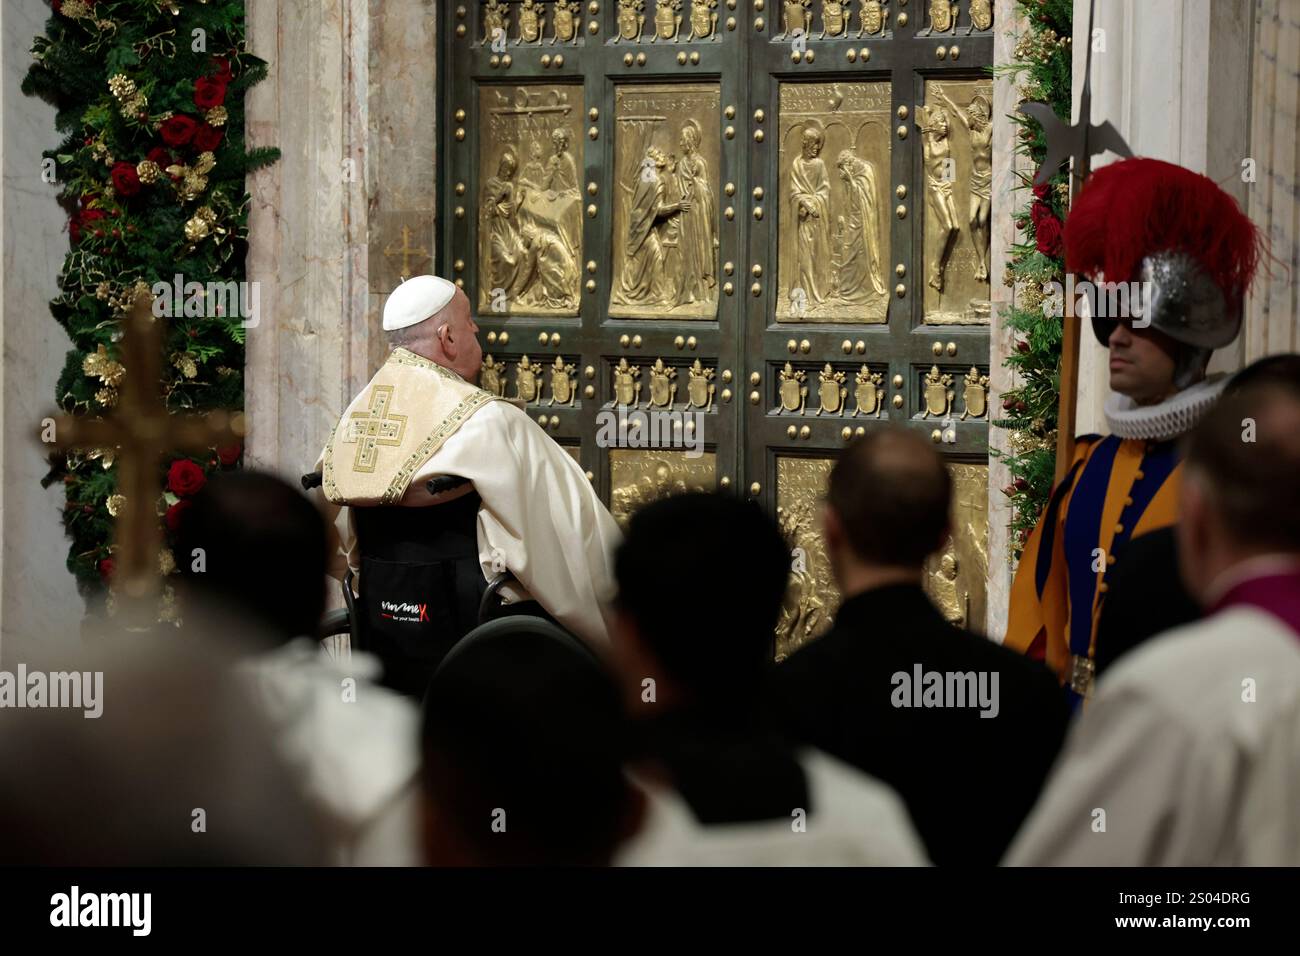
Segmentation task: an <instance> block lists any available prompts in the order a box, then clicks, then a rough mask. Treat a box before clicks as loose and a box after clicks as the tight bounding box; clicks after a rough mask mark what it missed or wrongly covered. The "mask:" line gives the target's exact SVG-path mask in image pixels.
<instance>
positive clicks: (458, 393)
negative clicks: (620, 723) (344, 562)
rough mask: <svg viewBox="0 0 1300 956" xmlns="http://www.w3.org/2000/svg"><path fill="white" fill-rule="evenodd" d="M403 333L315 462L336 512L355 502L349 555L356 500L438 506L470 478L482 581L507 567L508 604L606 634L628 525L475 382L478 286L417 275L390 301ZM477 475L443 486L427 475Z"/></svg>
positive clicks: (591, 635) (388, 311)
mask: <svg viewBox="0 0 1300 956" xmlns="http://www.w3.org/2000/svg"><path fill="white" fill-rule="evenodd" d="M384 330H385V331H386V332H388V333H390V343H391V344H392V345H393V346H394V349H393V352H392V354H391V355H390V356H389V359H388V361H387V362H386V363H385V364H384V365H383V366H382V367H381V368H380V370H379V371H378V372H377V373H376V374H375V377H374V378H373V379H371V381H370V383H369V384H367V385H366V387H365V388H364V389H362V391H361V393H360V394H359V395H357V397H356V398H355V399H353V401H352V403H351V404H350V405H349V406H348V408H347V409H346V410H345V411H344V413H343V415H342V416H341V418H340V420H339V424H338V426H337V427H336V428H335V430H334V433H333V435H332V436H331V439H330V441H329V443H328V444H327V445H326V447H325V449H324V451H323V452H322V453H321V457H320V459H319V460H318V462H317V467H319V468H322V470H323V485H322V487H323V491H324V494H325V498H326V500H327V501H328V508H329V511H328V512H327V513H328V514H329V515H330V517H334V516H335V515H337V513H338V510H339V508H341V507H348V511H349V514H348V524H347V529H346V531H345V533H344V536H343V545H344V550H345V552H346V554H347V557H348V565H349V567H351V568H352V570H353V571H354V572H359V571H360V555H359V553H358V550H357V541H356V533H355V516H354V515H353V514H352V510H353V508H354V507H369V506H376V505H384V506H392V505H399V506H402V507H412V508H415V507H425V506H441V505H444V504H446V503H447V502H448V501H449V500H454V499H455V498H456V497H459V496H460V495H463V494H466V493H469V492H471V491H473V492H477V493H478V495H479V497H480V498H481V499H482V506H481V507H480V508H479V510H478V516H477V538H478V559H479V565H480V568H481V570H482V573H483V576H484V579H485V581H486V580H491V579H492V578H493V577H495V576H496V575H497V574H498V573H500V572H502V571H509V572H510V573H511V574H512V575H513V576H514V578H515V583H514V584H512V585H509V586H507V587H506V588H505V589H504V590H503V591H502V595H503V599H504V600H505V601H506V602H507V603H519V602H524V601H528V600H535V601H537V602H538V603H540V604H541V605H542V607H543V608H544V609H545V610H546V611H547V612H548V613H549V614H550V615H552V616H553V617H554V618H555V619H556V620H557V621H559V622H560V624H562V625H563V626H564V627H566V628H568V629H569V630H570V631H572V632H573V633H574V634H576V635H577V636H579V637H580V638H583V639H584V640H587V641H592V642H598V643H599V642H603V641H605V640H606V628H605V621H604V619H603V617H602V614H601V610H600V603H601V600H602V598H603V597H604V596H605V592H606V590H607V589H608V586H609V582H610V580H611V577H612V575H611V565H610V557H611V553H612V551H613V548H614V546H615V545H616V543H617V541H618V538H619V532H618V528H617V525H616V524H615V523H614V519H613V517H612V516H611V515H610V514H609V511H608V510H607V509H606V508H605V506H604V505H603V504H602V503H601V501H600V499H599V498H598V497H597V496H596V493H595V490H594V489H593V488H592V487H591V483H590V482H589V481H588V480H587V477H586V475H585V474H584V473H583V471H582V469H581V467H579V465H578V463H577V462H576V461H574V460H573V458H572V457H570V456H569V455H568V454H567V453H566V452H565V451H564V450H563V449H562V448H561V447H560V446H559V445H558V444H557V443H556V442H555V441H553V440H552V439H551V438H550V437H549V436H548V435H546V434H545V433H544V432H543V431H542V430H541V428H540V427H539V426H538V425H537V423H536V422H534V421H533V420H532V419H531V418H529V417H528V415H527V414H525V413H524V412H523V411H522V410H521V409H519V408H517V407H516V406H514V405H512V404H510V403H509V402H506V401H504V400H502V399H501V398H500V396H496V395H493V394H490V393H489V392H486V391H483V390H482V389H480V388H478V387H477V386H476V385H475V384H474V383H476V382H477V380H478V375H479V368H480V365H481V363H482V357H483V352H482V349H481V348H480V346H479V343H478V339H477V338H476V335H477V332H478V326H477V325H475V323H474V321H473V319H472V318H471V317H470V304H469V299H468V298H466V296H465V294H464V292H462V291H461V290H460V289H458V288H457V287H456V286H455V285H454V284H452V283H451V282H448V281H447V280H446V279H442V278H439V277H437V276H416V277H414V278H411V279H408V280H407V281H406V282H404V283H402V284H401V285H400V286H398V287H397V288H396V289H395V290H394V291H393V294H392V295H391V296H389V298H388V301H387V303H386V304H385V306H384ZM435 476H459V477H462V478H467V479H469V481H470V482H471V483H472V486H471V485H465V486H462V487H460V488H457V489H455V490H454V491H451V492H448V493H446V494H443V495H439V496H434V495H431V494H430V493H429V491H428V490H427V489H426V483H427V482H428V480H429V479H431V478H433V477H435Z"/></svg>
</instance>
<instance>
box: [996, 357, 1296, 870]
mask: <svg viewBox="0 0 1300 956" xmlns="http://www.w3.org/2000/svg"><path fill="white" fill-rule="evenodd" d="M1291 358H1292V359H1294V357H1291ZM1265 361H1267V360H1265ZM1273 367H1274V368H1276V366H1273ZM1294 367H1295V366H1294V365H1293V366H1292V368H1293V369H1294ZM1259 378H1260V379H1262V381H1258V380H1257V381H1256V382H1252V384H1251V385H1249V386H1243V387H1242V388H1241V390H1240V391H1239V392H1237V393H1235V394H1233V395H1231V396H1230V397H1228V398H1226V399H1224V400H1223V401H1222V402H1221V403H1220V404H1219V405H1218V406H1217V407H1216V408H1215V409H1213V410H1212V411H1211V412H1210V413H1209V414H1208V415H1207V416H1206V417H1205V419H1203V421H1202V422H1201V424H1200V425H1199V426H1198V427H1197V429H1196V431H1195V432H1194V433H1193V435H1192V437H1191V440H1190V444H1189V447H1188V452H1187V458H1186V475H1185V477H1184V480H1183V484H1182V489H1181V502H1180V512H1181V520H1180V523H1179V525H1178V538H1179V559H1180V564H1181V567H1182V573H1183V577H1184V580H1185V582H1186V584H1187V586H1188V590H1189V591H1190V592H1191V593H1192V594H1194V595H1197V596H1199V597H1200V599H1201V600H1202V601H1203V602H1204V604H1205V606H1206V608H1207V610H1208V612H1209V616H1207V617H1206V618H1205V619H1204V620H1201V621H1199V622H1197V623H1194V624H1190V625H1186V626H1184V627H1180V628H1177V629H1175V630H1173V631H1170V632H1167V633H1166V634H1164V635H1161V636H1158V637H1156V638H1153V639H1151V640H1150V641H1149V642H1147V643H1145V644H1143V645H1142V646H1141V647H1139V648H1138V649H1137V650H1134V651H1131V652H1130V653H1129V655H1128V656H1127V657H1125V658H1122V659H1121V660H1119V661H1117V662H1116V664H1115V665H1114V666H1113V668H1112V669H1110V670H1109V671H1107V673H1106V674H1105V675H1104V676H1103V678H1102V679H1101V681H1100V683H1099V684H1098V688H1099V689H1098V693H1097V696H1096V698H1095V699H1094V700H1093V701H1092V702H1091V703H1090V704H1089V705H1088V707H1087V708H1086V709H1085V710H1084V713H1083V716H1082V717H1081V718H1080V720H1079V722H1078V724H1077V725H1076V726H1075V727H1074V729H1073V731H1072V733H1071V736H1070V738H1069V739H1068V741H1067V743H1066V747H1065V750H1064V751H1063V753H1062V756H1061V760H1060V762H1059V763H1058V765H1057V768H1056V770H1055V773H1054V774H1053V776H1052V778H1051V780H1050V781H1049V783H1048V786H1047V788H1046V790H1045V791H1044V793H1043V797H1042V799H1041V800H1040V802H1039V804H1038V806H1037V807H1036V808H1035V809H1034V811H1033V813H1032V814H1031V815H1030V817H1029V819H1028V820H1027V821H1026V823H1025V826H1024V828H1023V829H1022V830H1021V832H1020V834H1019V835H1018V837H1017V838H1016V840H1015V842H1014V843H1013V844H1012V846H1011V849H1010V851H1009V852H1008V856H1007V858H1006V860H1005V861H1004V862H1006V863H1008V864H1012V865H1030V866H1039V865H1067V866H1069V865H1073V866H1078V865H1109V866H1114V865H1132V866H1220V865H1231V866H1251V865H1263V866H1295V865H1297V864H1300V814H1297V812H1296V808H1297V807H1300V484H1298V483H1297V482H1296V480H1295V476H1296V475H1297V474H1300V376H1295V375H1294V374H1293V375H1291V376H1290V377H1289V380H1287V378H1286V377H1283V376H1277V375H1276V374H1273V375H1272V378H1271V380H1270V378H1269V376H1268V375H1261V376H1259Z"/></svg>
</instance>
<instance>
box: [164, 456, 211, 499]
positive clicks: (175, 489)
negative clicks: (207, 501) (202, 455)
mask: <svg viewBox="0 0 1300 956" xmlns="http://www.w3.org/2000/svg"><path fill="white" fill-rule="evenodd" d="M207 481H208V478H207V475H205V474H203V469H202V468H200V467H199V466H198V465H196V464H194V462H192V461H190V460H189V459H188V458H181V459H179V460H177V461H174V462H172V466H171V468H170V469H168V471H167V490H168V491H170V492H172V494H176V495H180V496H181V497H182V498H187V497H189V496H190V495H196V494H198V493H199V489H201V488H202V487H203V486H204V485H205V484H207Z"/></svg>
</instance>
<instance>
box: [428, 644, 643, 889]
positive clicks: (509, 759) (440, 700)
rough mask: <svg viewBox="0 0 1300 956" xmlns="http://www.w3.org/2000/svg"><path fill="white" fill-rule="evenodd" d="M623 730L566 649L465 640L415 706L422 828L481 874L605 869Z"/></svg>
mask: <svg viewBox="0 0 1300 956" xmlns="http://www.w3.org/2000/svg"><path fill="white" fill-rule="evenodd" d="M506 620H509V619H508V618H507V619H506ZM623 727H624V725H623V716H622V708H621V702H620V700H619V696H618V690H617V687H616V685H615V684H614V682H613V680H612V679H611V677H610V676H609V675H608V674H607V673H606V672H605V670H604V668H603V667H602V666H601V665H600V664H599V663H598V662H597V660H596V659H595V657H594V656H593V655H592V654H591V653H590V652H589V651H587V650H585V649H583V648H580V647H579V646H578V645H577V644H576V643H575V642H571V641H563V640H560V639H559V638H557V637H550V636H547V635H542V634H537V633H528V632H521V631H510V630H508V629H503V630H502V631H500V632H498V633H495V634H492V635H490V636H486V637H484V638H483V639H477V640H475V639H471V640H470V642H469V643H466V644H464V645H462V646H461V647H458V648H457V649H456V650H454V651H453V652H452V653H451V654H450V655H449V656H448V657H447V659H446V660H445V661H444V663H443V665H442V666H441V667H440V668H439V669H438V671H437V672H436V673H435V674H434V676H433V680H432V681H431V682H430V684H429V689H428V693H427V694H426V697H425V704H424V722H423V733H422V749H423V753H424V768H423V781H424V787H425V791H426V793H427V794H428V796H429V798H430V800H431V801H432V802H433V804H434V806H435V807H436V809H437V814H436V822H435V823H434V825H435V826H445V827H451V828H453V829H454V832H455V835H456V837H457V838H458V840H459V841H460V842H461V843H463V844H464V845H466V846H469V847H471V848H473V850H474V853H475V856H476V858H477V860H478V862H481V863H484V864H501V865H526V864H561V865H566V864H567V865H585V864H603V863H606V862H608V860H609V858H610V856H611V855H612V854H613V851H614V849H615V848H616V846H617V843H618V838H619V835H620V832H621V830H622V828H623V826H624V824H625V820H626V814H627V810H628V806H629V800H630V795H629V790H628V786H627V782H626V779H625V778H624V776H623V770H622V765H623V760H624V757H625V755H626V736H625V734H624V731H623ZM498 811H504V813H505V820H504V823H505V828H504V830H501V831H500V832H498V831H496V830H494V829H493V826H492V824H493V822H494V820H493V814H494V813H498Z"/></svg>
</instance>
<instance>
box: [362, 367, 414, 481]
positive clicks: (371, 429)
mask: <svg viewBox="0 0 1300 956" xmlns="http://www.w3.org/2000/svg"><path fill="white" fill-rule="evenodd" d="M392 407H393V386H391V385H376V386H375V387H374V390H373V391H372V392H371V395H370V408H369V409H368V410H366V411H364V412H353V413H352V419H351V427H352V435H353V436H354V437H355V439H356V442H357V457H356V459H355V460H354V461H353V462H352V468H353V470H354V471H360V472H366V473H370V472H373V471H374V470H375V466H376V465H377V464H378V463H379V446H380V445H387V446H389V447H395V446H398V445H401V444H402V438H403V436H405V435H406V416H405V415H390V414H389V410H390V409H391V408H392Z"/></svg>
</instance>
